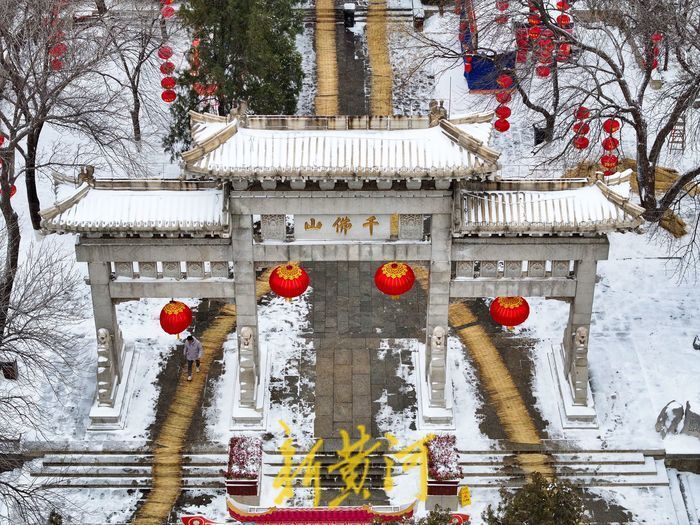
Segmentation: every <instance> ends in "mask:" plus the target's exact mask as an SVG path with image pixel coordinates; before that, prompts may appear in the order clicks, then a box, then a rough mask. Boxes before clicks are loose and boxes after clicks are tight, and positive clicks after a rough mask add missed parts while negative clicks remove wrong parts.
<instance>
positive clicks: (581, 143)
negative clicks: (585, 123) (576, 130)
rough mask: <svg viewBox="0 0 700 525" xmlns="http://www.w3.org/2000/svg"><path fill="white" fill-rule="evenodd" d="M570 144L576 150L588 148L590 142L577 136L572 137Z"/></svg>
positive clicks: (586, 138)
mask: <svg viewBox="0 0 700 525" xmlns="http://www.w3.org/2000/svg"><path fill="white" fill-rule="evenodd" d="M572 143H573V145H574V148H576V149H586V148H587V147H588V144H590V141H589V140H588V137H584V136H583V135H577V136H575V137H574V140H573V142H572Z"/></svg>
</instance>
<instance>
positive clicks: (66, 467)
mask: <svg viewBox="0 0 700 525" xmlns="http://www.w3.org/2000/svg"><path fill="white" fill-rule="evenodd" d="M521 453H522V454H527V453H528V452H521ZM304 454H305V453H303V452H300V453H299V454H298V455H296V456H294V458H293V459H294V464H295V465H296V464H298V463H299V462H301V460H302V459H303V458H304ZM459 457H460V466H461V467H462V471H463V474H464V476H463V478H462V481H461V484H464V485H467V486H469V487H501V486H518V485H521V484H522V483H523V482H524V481H525V474H524V473H523V472H522V471H521V470H520V468H519V467H518V464H517V461H516V455H515V453H513V452H512V451H460V455H459ZM551 458H552V465H553V467H554V470H555V472H556V473H557V474H558V475H559V476H560V477H561V478H563V479H568V480H569V481H571V482H572V483H575V484H579V485H582V486H584V487H613V486H629V487H652V486H669V477H668V475H667V471H666V468H665V466H664V460H663V459H662V457H661V455H659V454H658V453H654V452H650V453H644V452H639V451H558V452H554V453H552V454H551ZM368 459H369V460H370V465H369V469H368V473H367V479H366V481H365V486H366V487H367V488H369V489H370V490H371V491H372V493H373V495H379V494H380V493H381V494H383V486H384V477H385V475H386V468H387V467H386V463H385V460H384V456H383V454H372V455H371V456H369V458H368ZM152 460H153V456H152V455H151V454H148V453H134V452H118V451H113V452H54V453H49V454H46V455H45V456H43V457H41V458H40V459H39V460H38V461H36V462H35V463H34V466H33V468H32V469H31V472H30V474H31V476H33V477H34V478H37V479H38V480H40V481H41V482H42V483H45V484H46V485H47V486H49V487H73V488H93V487H94V488H110V489H134V488H139V489H148V488H150V487H151V463H152ZM283 461H284V458H283V457H282V455H281V454H280V453H279V452H278V451H266V452H265V454H264V457H263V472H262V474H263V476H264V477H268V478H270V477H275V476H276V475H277V473H278V472H279V470H280V468H281V467H282V466H283V464H284V463H283ZM316 461H318V462H319V463H320V464H321V484H322V486H323V487H324V488H327V489H331V490H332V489H341V488H342V487H344V486H345V483H344V482H343V480H342V477H341V476H340V474H339V473H338V472H337V471H335V472H333V473H329V472H328V466H330V465H332V464H334V463H336V462H337V461H338V457H337V455H336V454H335V452H334V451H331V450H327V451H321V452H319V453H317V455H316ZM226 462H227V455H226V454H224V453H189V454H185V455H184V456H183V464H182V471H183V488H185V489H194V488H199V489H223V488H224V477H223V470H224V469H225V467H226ZM392 475H393V476H394V477H395V478H396V477H398V476H401V475H402V472H401V470H400V467H399V466H397V465H394V466H393V468H392ZM297 482H298V483H299V484H301V480H297Z"/></svg>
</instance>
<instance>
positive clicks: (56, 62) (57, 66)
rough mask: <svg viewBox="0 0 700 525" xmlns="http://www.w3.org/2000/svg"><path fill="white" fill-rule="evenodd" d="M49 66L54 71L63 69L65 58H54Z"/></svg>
mask: <svg viewBox="0 0 700 525" xmlns="http://www.w3.org/2000/svg"><path fill="white" fill-rule="evenodd" d="M49 66H50V67H51V70H52V71H61V69H63V60H61V59H60V58H53V59H51V61H50V62H49Z"/></svg>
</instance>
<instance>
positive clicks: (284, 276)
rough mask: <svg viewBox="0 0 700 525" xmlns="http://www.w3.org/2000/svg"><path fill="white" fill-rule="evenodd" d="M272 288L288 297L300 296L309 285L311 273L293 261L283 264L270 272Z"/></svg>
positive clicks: (280, 294) (282, 295)
mask: <svg viewBox="0 0 700 525" xmlns="http://www.w3.org/2000/svg"><path fill="white" fill-rule="evenodd" d="M269 282H270V288H271V289H272V291H273V292H275V293H276V294H277V295H279V296H281V297H285V298H286V299H292V298H294V297H299V296H300V295H301V294H303V293H304V292H305V291H306V289H307V288H308V287H309V282H310V279H309V274H308V273H306V270H304V269H303V268H302V267H301V266H299V265H297V264H293V263H287V264H282V265H280V266H278V267H277V268H275V269H274V270H272V273H271V274H270V280H269Z"/></svg>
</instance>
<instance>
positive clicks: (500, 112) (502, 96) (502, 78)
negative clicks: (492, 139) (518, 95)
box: [493, 73, 513, 133]
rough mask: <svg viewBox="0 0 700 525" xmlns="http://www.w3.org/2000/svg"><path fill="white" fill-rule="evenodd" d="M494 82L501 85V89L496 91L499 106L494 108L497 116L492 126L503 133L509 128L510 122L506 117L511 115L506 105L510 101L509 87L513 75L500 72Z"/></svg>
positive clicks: (511, 83) (511, 84)
mask: <svg viewBox="0 0 700 525" xmlns="http://www.w3.org/2000/svg"><path fill="white" fill-rule="evenodd" d="M496 84H498V85H499V86H500V87H501V90H500V91H498V92H497V93H496V101H497V102H498V104H499V106H498V107H497V108H496V111H495V113H496V116H497V117H498V118H497V119H496V121H495V122H494V123H493V127H494V128H496V131H498V132H499V133H505V132H506V131H508V130H509V129H510V122H508V117H510V115H511V111H510V108H509V107H508V105H507V104H508V102H510V101H511V98H512V96H511V88H512V87H513V77H512V76H510V75H508V74H506V73H502V74H501V75H499V76H498V78H497V79H496Z"/></svg>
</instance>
